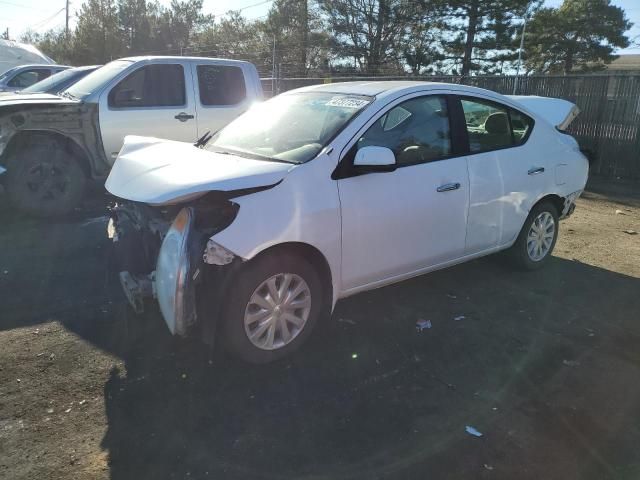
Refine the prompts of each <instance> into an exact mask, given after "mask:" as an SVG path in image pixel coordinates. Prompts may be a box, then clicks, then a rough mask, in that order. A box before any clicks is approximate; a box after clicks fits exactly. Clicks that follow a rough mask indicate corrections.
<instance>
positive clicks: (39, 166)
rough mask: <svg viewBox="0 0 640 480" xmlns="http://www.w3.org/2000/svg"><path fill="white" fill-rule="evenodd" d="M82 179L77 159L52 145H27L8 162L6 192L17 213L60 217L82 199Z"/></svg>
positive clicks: (83, 179) (56, 145)
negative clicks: (17, 210) (18, 211)
mask: <svg viewBox="0 0 640 480" xmlns="http://www.w3.org/2000/svg"><path fill="white" fill-rule="evenodd" d="M85 185H86V177H85V174H84V172H83V171H82V168H81V167H80V164H79V163H78V161H77V159H76V158H75V157H74V156H73V155H71V154H70V153H69V152H67V151H66V150H65V149H64V147H62V146H60V145H58V144H55V143H43V144H39V145H30V146H28V147H26V148H24V149H22V150H21V151H19V152H17V153H16V154H15V155H14V157H13V159H12V160H11V161H10V162H9V166H8V169H7V183H6V189H7V194H8V196H9V200H10V201H11V203H12V204H13V205H14V206H15V207H16V208H17V209H19V210H20V211H23V212H26V213H29V214H31V215H35V216H39V217H46V216H51V215H64V214H67V213H69V212H71V211H72V210H73V208H74V207H76V206H77V205H78V203H79V201H80V199H81V198H82V195H83V193H84V189H85Z"/></svg>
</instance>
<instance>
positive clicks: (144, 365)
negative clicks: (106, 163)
mask: <svg viewBox="0 0 640 480" xmlns="http://www.w3.org/2000/svg"><path fill="white" fill-rule="evenodd" d="M12 222H13V223H12ZM105 223H106V218H105V216H104V215H103V213H102V210H101V209H96V210H95V211H94V210H87V211H85V212H84V213H83V214H82V216H81V217H79V218H71V219H69V220H67V221H62V222H57V223H55V224H50V223H43V222H36V221H31V220H24V219H21V218H9V219H6V220H5V223H4V225H5V227H7V226H8V228H4V229H2V230H1V231H0V246H2V251H4V252H5V253H6V252H11V254H10V255H7V254H5V255H4V256H3V257H2V259H1V261H0V298H2V303H3V305H2V312H3V313H2V315H0V330H5V329H12V328H17V327H25V326H31V325H37V324H39V323H42V322H46V321H50V320H52V319H55V320H58V321H60V322H61V323H62V324H63V325H64V326H65V328H66V329H68V330H69V331H71V332H73V333H75V334H76V335H77V336H79V337H80V338H82V339H84V340H86V341H87V342H90V343H91V344H92V345H94V346H96V347H97V348H100V349H101V350H103V351H106V352H109V353H111V354H113V355H114V356H117V357H118V358H120V359H122V363H123V366H122V367H119V368H113V369H112V370H111V372H110V376H109V380H108V381H107V382H106V384H105V385H104V402H105V409H106V417H107V431H106V433H105V435H104V438H103V439H102V441H101V446H102V448H104V449H105V450H106V451H107V452H108V458H109V461H108V465H109V469H110V476H111V478H112V479H113V480H124V479H142V478H153V479H165V478H166V479H173V478H180V479H184V478H224V479H230V478H231V479H232V478H243V479H246V478H265V479H271V478H278V479H280V478H295V479H300V478H331V479H335V478H358V479H360V478H371V479H375V478H403V479H405V478H424V477H425V476H427V475H429V474H430V476H432V477H434V478H468V477H473V478H519V479H524V478H531V479H534V478H535V479H537V478H593V479H596V478H598V479H600V478H616V477H617V478H637V476H638V475H640V467H638V465H640V454H639V453H638V452H637V449H635V448H633V446H634V445H638V444H640V431H638V430H637V429H634V428H629V425H637V424H638V422H639V421H640V385H638V382H637V378H638V374H640V357H639V356H638V348H637V345H638V342H639V341H640V325H639V324H638V323H637V312H638V311H640V296H639V295H638V292H639V291H640V280H639V279H637V278H633V277H629V276H625V275H622V274H618V273H615V272H611V271H608V270H605V269H601V268H597V267H593V266H590V265H586V264H583V263H580V262H577V261H569V260H564V259H560V258H556V257H554V258H552V259H551V261H550V262H549V264H548V266H547V267H546V268H545V269H543V270H540V271H537V272H531V273H524V272H518V271H514V270H512V269H511V268H510V267H508V266H507V265H505V264H504V262H503V261H501V259H500V257H499V256H498V257H491V258H486V259H481V260H477V261H474V262H470V263H467V264H464V265H460V266H457V267H454V268H450V269H447V270H443V271H439V272H434V273H431V274H429V275H426V276H423V277H419V278H416V279H413V280H410V281H406V282H402V283H400V284H397V285H393V286H390V287H386V288H383V289H379V290H375V291H371V292H367V293H364V294H360V295H357V296H355V297H352V298H349V299H346V300H344V301H341V302H340V303H339V304H338V306H337V308H336V310H335V312H334V314H333V315H332V317H331V318H328V319H325V321H323V322H321V323H320V324H319V325H318V328H317V330H316V332H314V335H312V337H311V338H310V341H309V342H308V343H307V344H305V346H304V347H303V348H302V349H301V351H299V352H297V353H296V354H294V355H293V356H291V357H290V358H288V359H285V360H283V361H280V362H276V363H274V364H270V365H264V366H255V365H248V364H244V363H241V362H237V361H234V360H232V359H230V358H228V357H227V356H226V355H224V354H223V353H222V352H220V351H215V352H213V353H212V352H211V351H210V350H209V349H207V348H205V347H204V346H202V345H200V344H198V343H197V342H185V341H177V340H176V339H174V338H172V337H171V336H170V335H169V334H168V332H167V329H166V328H165V327H164V325H163V322H162V320H161V318H160V316H159V315H158V314H157V312H154V311H150V312H148V313H147V314H145V315H143V316H142V317H139V316H135V315H133V314H132V313H131V312H130V311H129V309H128V308H127V306H126V305H125V303H124V300H123V297H122V295H121V294H120V292H119V288H118V287H119V286H118V285H117V282H115V281H114V280H113V278H112V277H111V276H109V275H108V273H107V272H108V268H107V267H108V254H107V253H106V252H107V251H108V242H107V240H106V238H105V236H104V228H105ZM4 272H6V273H4ZM420 320H425V321H426V320H428V321H430V322H431V328H423V329H422V330H419V329H417V328H416V324H417V322H419V321H420ZM421 324H422V325H424V323H421ZM466 426H472V427H474V428H475V429H477V430H478V431H480V432H481V433H482V434H483V436H482V437H475V436H473V435H471V434H469V433H467V432H466V431H465V427H466ZM525 467H526V468H525ZM622 467H624V468H626V470H624V471H622V470H620V468H622Z"/></svg>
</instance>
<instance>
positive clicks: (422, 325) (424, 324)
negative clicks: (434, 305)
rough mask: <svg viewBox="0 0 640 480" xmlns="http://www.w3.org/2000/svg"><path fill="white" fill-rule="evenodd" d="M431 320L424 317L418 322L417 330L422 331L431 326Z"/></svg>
mask: <svg viewBox="0 0 640 480" xmlns="http://www.w3.org/2000/svg"><path fill="white" fill-rule="evenodd" d="M432 326H433V325H431V320H423V319H422V318H421V319H420V320H418V321H417V322H416V330H418V331H419V332H421V331H422V330H424V329H425V328H431V327H432Z"/></svg>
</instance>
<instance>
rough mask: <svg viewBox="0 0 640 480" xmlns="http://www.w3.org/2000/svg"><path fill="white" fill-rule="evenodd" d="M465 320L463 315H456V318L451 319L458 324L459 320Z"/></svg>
mask: <svg viewBox="0 0 640 480" xmlns="http://www.w3.org/2000/svg"><path fill="white" fill-rule="evenodd" d="M465 318H466V317H465V316H464V315H458V316H456V317H453V319H454V320H455V321H456V322H459V321H460V320H464V319H465Z"/></svg>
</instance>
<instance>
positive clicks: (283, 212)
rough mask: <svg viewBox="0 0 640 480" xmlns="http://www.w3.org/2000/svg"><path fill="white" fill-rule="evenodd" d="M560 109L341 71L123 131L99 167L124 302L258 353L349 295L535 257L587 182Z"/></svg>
mask: <svg viewBox="0 0 640 480" xmlns="http://www.w3.org/2000/svg"><path fill="white" fill-rule="evenodd" d="M576 114H577V109H576V107H575V106H574V105H573V104H571V103H569V102H566V101H564V100H558V99H548V98H541V97H506V96H502V95H499V94H497V93H493V92H490V91H487V90H482V89H478V88H473V87H467V86H461V85H448V84H441V83H423V82H352V83H341V84H339V83H337V84H328V85H318V86H312V87H306V88H302V89H298V90H294V91H290V92H287V93H285V94H282V95H279V96H277V97H275V98H273V99H271V100H269V101H267V102H264V103H262V104H258V105H255V106H254V107H253V108H251V109H250V110H249V111H248V112H246V113H244V114H243V115H241V116H240V117H239V118H237V119H236V120H234V121H233V122H231V123H230V124H229V125H228V126H227V127H225V128H224V129H223V130H221V131H220V132H218V133H217V134H216V135H214V136H213V138H211V139H210V140H209V141H208V143H207V139H206V138H205V139H202V141H201V142H200V145H199V146H200V147H201V148H197V147H196V146H192V145H189V144H185V143H179V142H173V141H165V140H159V139H154V138H143V137H127V139H126V141H125V144H124V146H123V148H122V151H121V152H120V155H119V156H118V158H117V160H116V162H115V165H114V167H113V169H112V171H111V173H110V175H109V178H108V179H107V182H106V187H107V189H108V190H109V191H110V192H111V193H112V194H114V195H115V196H117V197H120V198H121V199H125V200H127V201H125V202H122V203H120V204H119V205H118V206H117V207H116V208H115V209H114V211H113V215H112V219H111V221H110V224H109V231H110V236H111V237H112V238H113V239H114V241H116V246H117V247H118V249H117V250H118V255H117V256H118V258H119V259H120V262H121V266H120V267H119V268H118V271H119V272H120V279H121V283H122V285H123V286H124V289H125V292H126V293H127V295H128V297H129V300H130V302H131V304H132V305H133V306H134V308H136V310H138V311H140V310H142V308H143V307H144V302H143V298H144V296H145V295H154V296H155V297H156V298H157V302H158V303H159V306H160V311H161V312H162V315H163V316H164V319H165V321H166V323H167V325H168V327H169V329H170V330H171V332H172V333H173V334H177V335H181V336H183V335H187V334H188V333H191V332H198V334H200V335H202V336H203V338H204V339H205V340H206V341H208V342H210V341H212V339H213V337H214V335H217V334H219V335H221V336H222V340H223V343H224V345H225V346H226V348H228V349H229V350H230V351H231V352H232V353H234V354H236V355H237V356H239V357H241V358H242V359H245V360H247V361H250V362H257V363H261V362H268V361H271V360H274V359H276V358H279V357H282V356H283V355H286V354H287V353H289V352H291V351H292V350H294V349H296V348H297V347H299V346H300V345H301V344H302V343H303V342H304V340H305V339H306V338H307V337H308V336H309V334H310V332H311V330H312V328H313V326H314V324H315V323H316V322H317V321H318V320H319V319H321V318H323V317H326V316H328V315H329V314H330V312H331V311H332V309H333V307H334V306H335V304H336V302H337V301H338V300H339V299H341V298H344V297H347V296H349V295H353V294H356V293H358V292H362V291H365V290H371V289H373V288H377V287H381V286H383V285H388V284H391V283H395V282H399V281H402V280H405V279H407V278H411V277H415V276H416V275H421V274H424V273H427V272H431V271H433V270H437V269H441V268H444V267H448V266H450V265H454V264H458V263H461V262H465V261H467V260H471V259H474V258H477V257H481V256H484V255H488V254H491V253H495V252H498V251H500V250H507V249H508V250H510V253H511V255H512V256H513V258H514V259H515V261H516V262H517V263H518V264H519V265H520V266H522V267H524V268H527V269H536V268H539V267H541V266H542V265H544V264H545V262H546V261H547V260H548V259H549V256H550V255H551V252H552V251H553V248H554V245H555V242H556V238H557V235H558V228H559V224H558V220H559V219H560V218H562V217H565V216H567V215H569V214H571V213H572V211H573V209H574V201H575V200H576V198H577V197H578V196H579V195H580V193H581V192H582V191H583V189H584V187H585V183H586V181H587V174H588V162H587V159H586V158H585V157H584V156H583V155H582V154H581V153H580V150H579V148H578V144H577V142H576V141H575V140H574V139H573V138H572V137H571V136H570V135H568V134H566V133H564V132H563V131H562V130H563V129H564V128H566V126H567V125H568V123H569V122H570V121H571V120H572V119H573V117H574V116H575V115H576ZM204 143H206V146H204V147H203V145H202V144H204ZM216 327H217V328H216ZM216 332H217V333H216Z"/></svg>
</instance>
